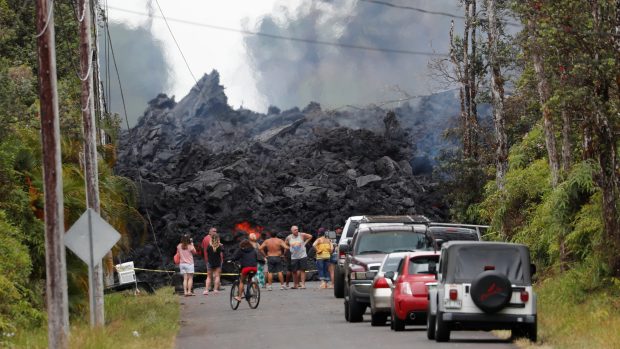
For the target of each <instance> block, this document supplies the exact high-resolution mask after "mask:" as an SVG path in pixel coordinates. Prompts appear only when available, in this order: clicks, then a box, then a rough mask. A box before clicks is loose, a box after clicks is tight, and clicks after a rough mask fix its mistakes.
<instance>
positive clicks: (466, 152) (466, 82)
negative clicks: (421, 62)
mask: <svg viewBox="0 0 620 349" xmlns="http://www.w3.org/2000/svg"><path fill="white" fill-rule="evenodd" d="M471 1H472V0H465V30H464V31H463V75H462V78H461V80H462V82H461V84H462V85H463V93H464V95H465V115H464V122H463V124H464V128H463V156H464V157H465V158H469V157H471V156H472V139H471V131H470V130H471V125H470V122H471V91H470V88H471V84H470V77H471V76H470V71H469V70H470V65H469V30H470V26H471V17H470V16H469V10H470V4H471Z"/></svg>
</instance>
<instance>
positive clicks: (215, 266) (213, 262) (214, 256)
mask: <svg viewBox="0 0 620 349" xmlns="http://www.w3.org/2000/svg"><path fill="white" fill-rule="evenodd" d="M207 248H208V249H209V252H208V254H207V252H205V254H207V256H208V260H207V282H206V285H211V282H213V284H214V285H215V286H214V287H213V293H214V294H218V293H219V292H220V291H219V289H220V274H221V273H222V263H223V260H224V252H223V251H222V244H221V243H220V236H219V235H217V233H214V234H213V235H211V242H210V243H209V246H208V247H207ZM203 294H204V295H208V294H209V291H208V288H207V287H206V286H205V291H204V292H203Z"/></svg>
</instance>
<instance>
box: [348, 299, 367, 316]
mask: <svg viewBox="0 0 620 349" xmlns="http://www.w3.org/2000/svg"><path fill="white" fill-rule="evenodd" d="M348 304H349V322H362V320H364V312H365V311H366V306H364V305H362V304H360V303H359V302H357V301H355V300H354V299H351V298H349V301H348Z"/></svg>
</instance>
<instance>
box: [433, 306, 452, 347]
mask: <svg viewBox="0 0 620 349" xmlns="http://www.w3.org/2000/svg"><path fill="white" fill-rule="evenodd" d="M435 340H436V341H437V342H447V341H449V340H450V328H449V327H448V324H447V323H445V322H444V321H443V313H442V312H440V311H437V315H436V316H435Z"/></svg>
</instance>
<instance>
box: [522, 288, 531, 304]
mask: <svg viewBox="0 0 620 349" xmlns="http://www.w3.org/2000/svg"><path fill="white" fill-rule="evenodd" d="M529 300H530V294H529V293H528V292H527V291H521V302H523V303H527V301H529Z"/></svg>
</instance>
